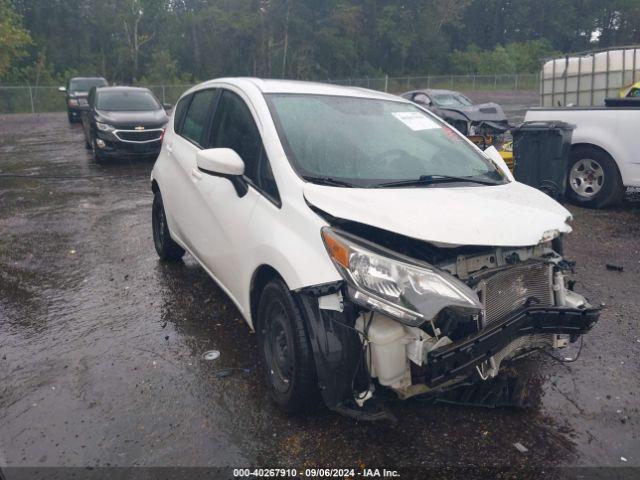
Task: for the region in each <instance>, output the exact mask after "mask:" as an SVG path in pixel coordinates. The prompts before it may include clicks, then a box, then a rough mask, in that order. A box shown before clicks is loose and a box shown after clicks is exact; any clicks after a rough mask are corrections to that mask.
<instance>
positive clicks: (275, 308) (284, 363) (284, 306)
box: [256, 279, 320, 414]
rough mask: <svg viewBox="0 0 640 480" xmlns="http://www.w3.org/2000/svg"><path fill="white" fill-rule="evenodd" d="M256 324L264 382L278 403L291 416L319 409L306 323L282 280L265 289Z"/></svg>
mask: <svg viewBox="0 0 640 480" xmlns="http://www.w3.org/2000/svg"><path fill="white" fill-rule="evenodd" d="M256 323H257V328H256V333H257V338H258V346H259V348H260V356H261V360H262V365H263V367H264V373H265V380H266V384H267V388H268V389H269V391H270V393H271V396H272V397H273V399H274V400H275V402H276V403H277V404H278V406H279V407H280V408H282V409H283V410H284V411H285V412H287V413H291V414H296V413H301V412H305V411H309V410H313V409H315V408H317V407H318V406H319V405H320V391H319V389H318V381H317V377H316V369H315V363H314V357H313V352H312V350H311V345H310V342H309V338H308V336H307V329H306V322H305V320H304V317H303V314H302V312H301V311H300V308H299V307H298V306H297V305H296V303H295V300H294V298H293V296H292V295H291V292H290V291H289V290H288V288H287V286H286V285H285V284H284V282H282V281H281V280H279V279H274V280H272V281H270V282H269V283H267V285H266V286H265V287H264V289H263V290H262V294H261V295H260V301H259V303H258V310H257V319H256Z"/></svg>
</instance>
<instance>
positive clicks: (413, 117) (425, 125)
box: [391, 112, 441, 132]
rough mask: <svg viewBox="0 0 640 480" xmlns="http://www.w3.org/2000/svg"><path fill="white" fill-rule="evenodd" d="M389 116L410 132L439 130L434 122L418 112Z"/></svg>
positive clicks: (396, 113)
mask: <svg viewBox="0 0 640 480" xmlns="http://www.w3.org/2000/svg"><path fill="white" fill-rule="evenodd" d="M391 115H393V116H394V117H396V118H397V119H398V120H400V121H401V122H402V123H404V124H405V125H406V126H407V127H409V128H410V129H411V130H413V131H415V132H417V131H420V130H431V129H433V128H441V127H440V125H438V124H437V123H436V122H434V121H433V120H431V119H430V118H429V117H427V116H426V115H424V114H422V113H420V112H391Z"/></svg>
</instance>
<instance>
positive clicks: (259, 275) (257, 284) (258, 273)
mask: <svg viewBox="0 0 640 480" xmlns="http://www.w3.org/2000/svg"><path fill="white" fill-rule="evenodd" d="M274 278H277V279H279V280H281V281H282V282H283V283H284V284H285V285H287V282H286V281H285V280H284V278H283V277H282V275H280V272H278V270H276V269H275V268H274V267H272V266H271V265H268V264H262V265H260V266H259V267H258V268H256V269H255V271H254V272H253V275H252V276H251V283H250V284H249V317H250V318H249V323H250V326H251V328H252V329H254V330H255V319H256V315H257V311H258V302H259V301H260V293H261V292H262V289H263V288H264V287H265V285H267V283H269V282H270V281H271V280H273V279H274ZM287 288H288V287H287Z"/></svg>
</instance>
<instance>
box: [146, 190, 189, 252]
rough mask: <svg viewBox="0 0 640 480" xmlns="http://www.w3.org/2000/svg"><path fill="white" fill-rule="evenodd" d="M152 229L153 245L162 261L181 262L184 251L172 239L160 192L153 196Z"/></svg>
mask: <svg viewBox="0 0 640 480" xmlns="http://www.w3.org/2000/svg"><path fill="white" fill-rule="evenodd" d="M151 227H152V229H153V244H154V245H155V247H156V252H157V253H158V256H159V257H160V259H161V260H165V261H168V262H175V261H177V260H180V259H181V258H182V257H183V256H184V249H183V248H182V247H181V246H180V245H178V244H177V243H176V242H175V241H174V240H173V239H172V238H171V234H170V233H169V225H168V224H167V216H166V215H165V212H164V204H163V203H162V195H160V192H159V191H158V192H155V193H154V195H153V206H152V207H151Z"/></svg>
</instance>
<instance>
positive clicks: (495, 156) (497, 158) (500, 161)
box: [484, 145, 516, 182]
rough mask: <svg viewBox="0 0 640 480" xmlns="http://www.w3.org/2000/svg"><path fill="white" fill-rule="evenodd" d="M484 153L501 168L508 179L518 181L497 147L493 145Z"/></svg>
mask: <svg viewBox="0 0 640 480" xmlns="http://www.w3.org/2000/svg"><path fill="white" fill-rule="evenodd" d="M484 154H485V155H486V156H487V157H489V159H490V160H491V161H493V163H494V164H495V165H496V167H498V168H499V169H500V171H501V172H502V173H503V174H504V176H505V177H507V179H508V180H509V181H510V182H515V181H516V179H515V177H514V176H513V173H511V170H509V167H508V166H507V162H505V161H504V158H502V155H500V153H498V150H496V147H494V146H493V145H491V146H490V147H489V148H487V149H486V150H485V151H484Z"/></svg>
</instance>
